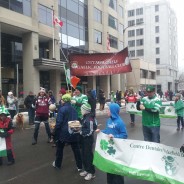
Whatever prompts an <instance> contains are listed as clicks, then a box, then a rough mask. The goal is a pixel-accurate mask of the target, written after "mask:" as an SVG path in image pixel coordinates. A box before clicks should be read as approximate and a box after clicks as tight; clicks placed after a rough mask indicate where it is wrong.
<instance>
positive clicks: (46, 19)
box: [38, 4, 52, 26]
mask: <svg viewBox="0 0 184 184" xmlns="http://www.w3.org/2000/svg"><path fill="white" fill-rule="evenodd" d="M38 13H39V21H40V23H42V24H46V25H48V26H52V9H50V8H47V7H46V6H43V5H41V4H39V6H38Z"/></svg>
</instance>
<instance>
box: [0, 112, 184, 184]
mask: <svg viewBox="0 0 184 184" xmlns="http://www.w3.org/2000/svg"><path fill="white" fill-rule="evenodd" d="M121 117H122V118H123V120H124V122H125V124H126V127H127V130H128V135H129V139H135V140H143V135H142V125H141V117H140V116H136V126H135V127H131V126H130V124H129V120H130V117H129V114H127V113H125V112H121ZM106 119H107V115H106V113H101V112H98V115H97V120H98V126H99V128H100V129H103V127H104V125H105V121H106ZM33 130H34V129H33V127H28V128H27V129H25V130H16V131H15V133H14V135H13V136H12V138H13V145H14V150H15V154H16V159H15V160H16V163H15V164H14V165H12V166H7V165H6V159H4V165H3V166H1V167H0V184H81V183H91V184H106V174H105V173H103V172H101V171H99V170H98V169H96V174H95V175H96V178H94V179H93V180H92V181H85V180H84V179H83V177H81V176H79V173H78V171H77V169H76V166H75V162H74V158H73V154H72V151H71V148H70V146H66V147H65V150H64V159H63V164H62V169H61V170H57V169H55V168H53V167H52V165H51V164H52V162H53V160H54V159H55V148H54V147H52V144H50V143H47V136H46V133H45V128H44V127H43V126H41V128H40V133H39V138H38V144H37V145H34V146H33V145H31V141H32V135H33ZM161 143H163V144H165V145H169V146H173V147H180V146H181V145H182V144H183V143H184V132H182V131H179V132H177V131H176V119H161ZM153 162H154V160H153ZM150 183H153V182H149V181H143V180H137V179H133V178H128V177H125V184H150Z"/></svg>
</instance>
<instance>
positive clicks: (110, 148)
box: [107, 146, 116, 155]
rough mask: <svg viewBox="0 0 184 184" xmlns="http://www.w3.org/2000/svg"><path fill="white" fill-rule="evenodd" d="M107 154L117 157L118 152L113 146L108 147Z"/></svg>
mask: <svg viewBox="0 0 184 184" xmlns="http://www.w3.org/2000/svg"><path fill="white" fill-rule="evenodd" d="M107 153H109V155H115V153H116V150H115V149H114V148H113V147H112V146H111V147H108V151H107Z"/></svg>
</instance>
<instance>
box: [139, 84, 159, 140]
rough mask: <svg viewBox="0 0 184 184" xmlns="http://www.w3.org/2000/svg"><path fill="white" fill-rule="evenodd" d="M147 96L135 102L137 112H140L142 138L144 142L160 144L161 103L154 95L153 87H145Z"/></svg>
mask: <svg viewBox="0 0 184 184" xmlns="http://www.w3.org/2000/svg"><path fill="white" fill-rule="evenodd" d="M146 92H147V96H145V97H143V98H142V99H141V100H140V101H138V102H137V110H142V125H143V136H144V140H145V141H150V142H156V143H160V117H159V112H160V108H161V105H162V102H161V100H160V98H159V97H157V95H156V94H155V87H154V86H151V85H149V86H147V87H146Z"/></svg>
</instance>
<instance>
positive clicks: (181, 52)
mask: <svg viewBox="0 0 184 184" xmlns="http://www.w3.org/2000/svg"><path fill="white" fill-rule="evenodd" d="M128 1H130V2H131V3H132V2H156V1H157V0H128ZM168 1H170V4H171V7H172V8H173V9H174V11H175V13H176V16H177V21H178V25H177V28H178V63H179V67H180V69H181V68H183V69H184V20H183V19H184V8H183V6H182V4H183V3H182V2H183V0H168Z"/></svg>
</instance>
